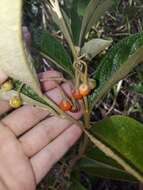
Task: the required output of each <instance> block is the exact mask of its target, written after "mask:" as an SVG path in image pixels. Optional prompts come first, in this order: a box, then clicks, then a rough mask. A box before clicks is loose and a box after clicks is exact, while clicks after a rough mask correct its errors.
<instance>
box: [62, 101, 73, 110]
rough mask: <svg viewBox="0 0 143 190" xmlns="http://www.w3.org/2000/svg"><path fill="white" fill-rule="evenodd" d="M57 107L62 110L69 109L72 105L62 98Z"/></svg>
mask: <svg viewBox="0 0 143 190" xmlns="http://www.w3.org/2000/svg"><path fill="white" fill-rule="evenodd" d="M59 107H60V108H61V110H63V111H71V110H72V105H71V103H70V102H69V101H68V100H62V101H61V102H60V104H59Z"/></svg>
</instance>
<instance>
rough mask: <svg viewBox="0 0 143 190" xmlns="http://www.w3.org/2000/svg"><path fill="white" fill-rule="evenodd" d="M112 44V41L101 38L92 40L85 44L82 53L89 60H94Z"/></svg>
mask: <svg viewBox="0 0 143 190" xmlns="http://www.w3.org/2000/svg"><path fill="white" fill-rule="evenodd" d="M111 43H112V41H111V40H110V41H109V40H103V39H100V38H96V39H92V40H90V41H88V42H86V43H85V44H84V46H83V48H82V49H81V53H82V54H85V55H86V57H87V59H89V60H92V59H93V58H94V57H95V56H96V55H98V54H99V53H101V52H102V51H103V50H105V48H108V47H109V46H110V45H111Z"/></svg>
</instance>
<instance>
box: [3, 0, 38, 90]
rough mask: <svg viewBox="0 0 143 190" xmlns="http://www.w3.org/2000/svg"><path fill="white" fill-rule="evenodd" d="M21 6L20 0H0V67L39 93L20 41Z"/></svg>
mask: <svg viewBox="0 0 143 190" xmlns="http://www.w3.org/2000/svg"><path fill="white" fill-rule="evenodd" d="M21 7H22V0H14V1H9V0H1V1H0V19H1V24H0V68H1V69H2V70H3V71H4V72H5V73H6V74H7V75H8V76H10V77H12V78H15V79H18V80H20V81H22V82H23V83H26V84H28V85H29V86H31V87H32V88H33V89H34V90H35V91H36V92H38V93H40V88H39V82H38V80H37V76H36V72H35V69H34V67H33V65H32V62H31V58H30V55H28V53H27V52H26V49H25V48H24V44H23V43H22V31H21V30H22V29H21V14H22V11H21Z"/></svg>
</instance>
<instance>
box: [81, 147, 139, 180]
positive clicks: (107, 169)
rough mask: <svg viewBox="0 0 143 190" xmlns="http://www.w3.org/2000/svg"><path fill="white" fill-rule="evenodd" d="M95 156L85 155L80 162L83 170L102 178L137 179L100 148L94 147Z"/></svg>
mask: <svg viewBox="0 0 143 190" xmlns="http://www.w3.org/2000/svg"><path fill="white" fill-rule="evenodd" d="M93 151H94V157H92V158H91V157H90V156H84V157H83V158H82V159H81V160H80V162H79V163H78V167H79V168H80V170H81V171H84V172H85V173H87V174H89V175H91V176H98V177H102V178H109V179H114V180H121V181H132V182H135V181H137V180H136V179H135V178H134V177H132V176H130V175H129V174H128V173H127V172H126V171H124V170H123V169H122V168H121V167H120V166H119V165H118V164H117V163H116V162H115V163H114V161H113V160H112V159H111V158H109V157H107V156H105V154H104V153H102V152H101V151H99V149H96V148H95V149H92V152H93Z"/></svg>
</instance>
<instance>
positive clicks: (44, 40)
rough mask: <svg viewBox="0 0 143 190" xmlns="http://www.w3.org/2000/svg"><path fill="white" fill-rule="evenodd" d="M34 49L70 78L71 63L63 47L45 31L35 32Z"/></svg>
mask: <svg viewBox="0 0 143 190" xmlns="http://www.w3.org/2000/svg"><path fill="white" fill-rule="evenodd" d="M33 41H34V47H36V48H37V49H38V50H39V51H41V52H43V53H44V54H46V55H47V56H48V57H49V58H50V59H52V60H53V61H54V63H55V64H56V66H57V67H60V68H61V69H63V70H64V71H65V72H67V73H68V74H69V75H70V76H72V75H73V67H72V61H71V58H70V56H69V55H68V53H67V52H66V50H65V49H64V47H63V45H62V44H61V43H60V42H59V41H58V40H57V39H56V38H54V37H53V36H51V35H50V34H49V33H48V32H47V31H37V32H36V33H35V35H34V39H33Z"/></svg>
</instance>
